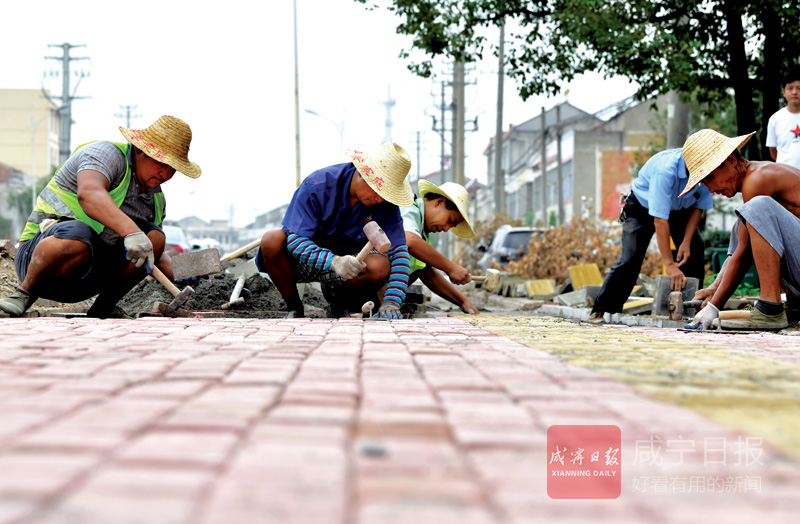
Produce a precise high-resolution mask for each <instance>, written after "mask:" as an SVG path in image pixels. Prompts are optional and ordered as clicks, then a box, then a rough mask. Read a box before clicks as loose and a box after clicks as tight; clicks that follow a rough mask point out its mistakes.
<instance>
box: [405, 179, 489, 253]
mask: <svg viewBox="0 0 800 524" xmlns="http://www.w3.org/2000/svg"><path fill="white" fill-rule="evenodd" d="M417 185H418V186H419V196H421V197H423V198H425V195H427V194H428V193H436V194H438V195H442V196H443V197H445V198H446V199H447V200H449V201H450V202H452V203H454V204H455V205H456V207H457V208H458V211H459V213H461V216H462V217H464V221H463V222H461V223H460V224H459V225H457V226H456V227H454V228H452V229H451V230H450V231H452V232H453V234H454V235H456V236H459V237H461V238H467V239H469V238H475V229H473V227H472V222H470V220H469V216H467V211H468V210H469V192H468V191H467V190H466V189H465V188H464V186H462V185H461V184H456V183H455V182H445V183H444V184H442V185H441V186H439V187H436V184H433V183H431V182H428V181H427V180H420V181H419V182H418V183H417Z"/></svg>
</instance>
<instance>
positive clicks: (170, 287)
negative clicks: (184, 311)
mask: <svg viewBox="0 0 800 524" xmlns="http://www.w3.org/2000/svg"><path fill="white" fill-rule="evenodd" d="M153 276H154V277H156V280H158V281H159V282H161V284H162V285H163V286H164V287H165V288H167V291H169V292H170V293H172V296H173V297H177V296H178V294H180V292H181V291H180V289H178V288H177V287H175V284H173V283H172V282H170V280H169V279H168V278H167V275H165V274H164V273H162V272H161V270H160V269H158V268H157V267H156V266H153Z"/></svg>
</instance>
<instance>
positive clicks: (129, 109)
mask: <svg viewBox="0 0 800 524" xmlns="http://www.w3.org/2000/svg"><path fill="white" fill-rule="evenodd" d="M137 107H139V106H136V105H133V106H132V105H126V106H124V105H122V104H120V105H119V108H120V109H122V110H123V111H124V112H125V113H124V114H120V113H117V114H116V115H114V116H115V117H117V118H124V119H125V127H127V128H128V129H130V128H131V121H132V120H133V119H134V118H139V117H141V116H142V115H132V114H131V112H132V111H134V110H135V109H136V108H137Z"/></svg>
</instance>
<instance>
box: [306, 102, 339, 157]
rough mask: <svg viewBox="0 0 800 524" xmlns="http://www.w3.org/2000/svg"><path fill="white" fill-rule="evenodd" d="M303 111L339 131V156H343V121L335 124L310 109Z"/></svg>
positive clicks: (333, 121)
mask: <svg viewBox="0 0 800 524" xmlns="http://www.w3.org/2000/svg"><path fill="white" fill-rule="evenodd" d="M303 111H305V112H306V113H308V114H309V115H314V116H318V117H320V118H321V119H323V120H327V121H328V122H330V123H331V124H333V125H334V126H336V130H337V131H339V154H340V155H342V154H344V121H343V120H342V121H340V122H336V121H335V120H331V119H330V118H328V117H327V116H324V115H321V114H319V113H317V112H316V111H312V110H311V109H304V110H303Z"/></svg>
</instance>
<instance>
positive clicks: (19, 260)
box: [14, 219, 161, 302]
mask: <svg viewBox="0 0 800 524" xmlns="http://www.w3.org/2000/svg"><path fill="white" fill-rule="evenodd" d="M134 222H136V225H137V226H138V227H139V229H141V230H142V231H143V232H144V233H145V234H147V233H149V232H150V231H153V230H158V231H161V228H160V227H158V226H157V225H155V224H153V223H152V222H146V221H143V220H138V219H134ZM47 237H54V238H59V239H62V240H78V241H80V242H83V243H84V244H86V245H87V246H89V257H90V267H89V270H88V271H87V272H86V273H85V274H83V275H71V276H67V277H65V278H62V279H61V280H59V284H58V289H53V290H48V291H47V292H46V293H42V294H40V296H42V297H43V298H49V299H51V300H57V301H59V302H80V301H81V300H86V299H87V298H89V297H93V296H94V295H97V294H98V293H100V291H102V289H103V287H104V286H108V282H109V280H108V279H113V278H117V276H118V275H119V274H120V273H121V272H122V270H123V269H125V267H126V266H127V265H128V259H126V258H125V246H124V245H123V243H122V239H120V240H119V241H117V242H116V243H114V244H106V243H105V242H104V241H103V240H102V239H101V238H100V235H98V234H97V233H95V231H94V230H93V229H92V228H91V227H90V226H89V225H88V224H84V223H83V222H81V221H80V220H66V221H64V222H59V223H57V224H53V225H52V226H50V227H49V228H47V231H45V232H44V233H42V232H41V231H40V232H38V233H36V236H34V237H33V238H32V239H30V240H28V241H27V242H23V243H22V244H21V245H20V246H19V249H18V250H17V254H16V258H15V260H14V268H15V269H16V270H17V275H18V276H19V280H20V282H22V281H23V280H25V276H26V275H27V274H28V266H29V265H30V263H31V259H32V258H33V252H34V250H35V249H36V246H37V245H39V242H41V241H42V240H43V239H45V238H47Z"/></svg>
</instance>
